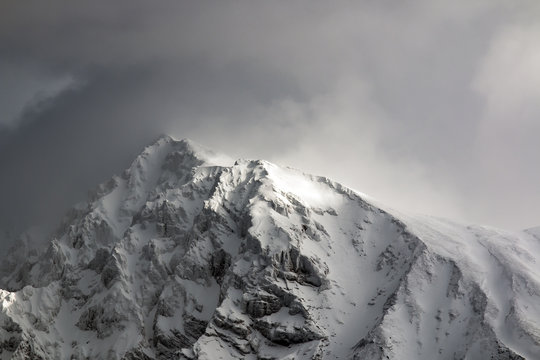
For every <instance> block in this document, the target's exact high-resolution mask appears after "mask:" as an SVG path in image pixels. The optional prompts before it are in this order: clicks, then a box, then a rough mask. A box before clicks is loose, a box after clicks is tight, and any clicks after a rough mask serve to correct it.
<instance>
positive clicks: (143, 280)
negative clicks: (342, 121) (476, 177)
mask: <svg viewBox="0 0 540 360" xmlns="http://www.w3.org/2000/svg"><path fill="white" fill-rule="evenodd" d="M224 165H228V166H224ZM86 205H87V206H84V207H81V208H80V211H78V212H74V213H73V216H72V217H70V218H69V219H67V220H66V223H65V226H63V227H62V229H60V230H59V231H58V233H57V235H55V237H54V239H53V240H52V241H51V242H50V244H49V247H48V248H47V250H45V251H42V252H40V253H37V252H35V253H34V254H30V253H28V254H27V253H26V251H20V253H19V254H18V255H17V254H15V255H17V256H10V259H11V261H10V262H9V269H8V271H10V273H9V274H8V276H6V277H5V278H2V276H1V273H0V287H1V288H2V289H0V360H1V359H8V358H13V359H23V358H62V359H65V358H68V359H69V358H73V359H81V358H85V359H104V358H110V359H165V358H175V359H213V358H219V357H221V358H249V359H255V358H265V359H314V358H315V359H368V360H380V359H419V360H424V359H425V360H428V359H433V358H438V359H448V360H450V359H456V358H459V359H465V358H467V359H487V358H491V359H497V360H510V359H512V360H514V359H523V358H531V359H533V358H534V359H538V356H537V355H538V354H540V341H539V335H538V334H540V330H539V325H538V319H540V308H539V307H538V306H537V305H536V304H538V303H539V296H538V294H540V283H539V282H538V276H537V274H538V273H540V267H539V265H538V264H540V257H539V255H538V254H540V243H539V242H538V238H537V237H535V235H534V234H528V233H525V232H520V233H516V234H513V233H509V232H503V231H499V230H497V229H487V228H483V227H473V226H462V225H459V224H454V223H451V222H446V221H439V220H437V219H432V218H428V217H414V216H409V215H406V214H400V213H392V212H391V211H386V210H384V209H381V208H379V207H377V206H376V205H375V204H373V203H370V202H368V201H364V200H363V199H362V198H360V197H359V196H358V195H357V194H356V193H354V192H353V191H351V190H349V189H347V188H345V187H344V186H341V185H339V184H337V183H334V182H332V181H330V180H328V179H326V178H322V177H316V176H311V175H307V174H303V173H301V172H300V171H296V170H292V169H286V168H281V167H279V166H277V165H273V164H271V163H268V162H265V161H258V160H254V161H250V160H245V161H238V162H236V163H234V165H233V161H232V160H231V159H229V158H228V157H226V156H224V155H220V154H217V153H215V152H213V151H212V150H209V149H207V148H205V147H203V146H201V145H199V144H197V143H196V142H193V141H191V140H188V139H183V140H176V139H174V138H173V137H171V136H162V137H160V138H159V139H158V140H157V141H155V142H154V143H153V144H152V145H150V146H148V147H146V148H145V149H144V151H143V152H142V153H141V154H140V155H139V156H138V157H137V159H135V161H134V162H133V163H132V165H131V167H130V168H129V169H128V170H127V171H126V172H125V176H122V177H116V178H113V180H112V181H111V182H109V183H107V184H105V185H104V186H103V187H102V189H101V191H99V192H98V194H96V197H95V198H94V199H93V200H91V201H90V202H89V203H88V204H86ZM22 250H25V249H22ZM27 255H31V256H27ZM1 270H2V269H1V268H0V271H1Z"/></svg>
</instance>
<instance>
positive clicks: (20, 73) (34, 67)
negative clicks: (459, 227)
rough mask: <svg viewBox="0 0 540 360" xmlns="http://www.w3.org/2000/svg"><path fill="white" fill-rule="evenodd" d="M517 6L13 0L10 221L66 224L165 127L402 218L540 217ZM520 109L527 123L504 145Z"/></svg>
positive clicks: (523, 31)
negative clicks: (362, 197) (325, 180)
mask: <svg viewBox="0 0 540 360" xmlns="http://www.w3.org/2000/svg"><path fill="white" fill-rule="evenodd" d="M522 4H523V5H522V7H518V6H510V5H509V4H508V3H507V2H506V1H502V0H501V1H477V2H474V3H466V4H465V3H456V2H447V1H417V0H408V1H404V2H400V3H399V4H388V3H385V2H373V1H365V2H356V3H355V2H345V1H344V2H333V3H329V2H326V1H309V2H308V1H300V2H294V3H291V2H286V1H275V2H263V1H243V0H241V1H215V2H214V1H210V2H187V1H163V2H159V3H152V4H150V3H148V2H147V1H123V0H121V1H120V2H116V3H115V4H104V3H98V2H90V1H82V2H76V3H75V2H73V3H72V2H70V3H68V4H67V3H65V2H61V1H52V2H49V3H48V4H47V6H39V5H36V4H29V3H24V2H17V3H7V2H6V3H1V4H0V12H1V13H2V14H4V15H5V16H3V21H2V22H1V23H0V53H2V54H3V59H2V62H1V63H0V74H9V79H8V80H9V81H3V82H2V84H1V85H0V93H1V94H4V95H6V96H3V97H2V99H3V100H2V103H1V104H3V105H6V107H4V106H2V108H3V110H2V113H1V114H0V119H2V120H0V122H1V123H3V124H6V123H9V124H10V126H9V127H6V126H5V125H4V126H3V127H2V125H0V168H2V176H0V197H1V198H2V199H3V201H2V202H1V203H0V228H10V227H18V228H24V227H26V226H28V225H30V224H34V223H39V222H42V223H52V222H55V220H56V219H58V218H59V217H60V216H61V214H62V212H63V211H64V210H65V208H67V207H69V206H70V205H71V204H73V203H74V202H76V201H79V200H82V199H84V196H85V194H86V191H87V190H88V189H91V188H93V187H94V186H95V185H96V184H97V183H99V182H101V181H104V180H106V179H107V178H109V177H110V176H111V175H112V174H113V173H118V172H119V171H121V170H122V169H123V168H125V167H127V166H128V164H129V161H130V160H131V159H132V158H133V157H134V156H135V155H136V154H137V153H138V152H139V151H140V150H141V148H142V147H143V146H144V145H146V144H147V143H148V142H150V141H152V140H153V139H154V138H155V136H157V135H158V134H160V133H163V132H169V133H172V134H173V135H175V136H177V137H180V138H181V137H190V138H193V139H194V140H196V141H199V142H201V143H203V144H205V145H207V146H210V147H214V148H216V149H217V150H222V151H224V152H227V153H229V154H231V155H232V156H236V157H248V158H266V159H269V160H271V161H275V162H278V163H281V164H284V165H292V166H295V167H298V168H302V169H305V170H307V171H312V172H315V173H318V174H324V175H327V176H329V177H331V178H336V179H337V180H340V181H343V182H345V183H346V184H347V185H350V186H352V187H354V188H356V189H358V190H360V191H363V192H365V193H368V194H371V195H373V196H375V197H378V198H380V199H381V200H383V201H385V202H387V203H389V204H390V205H394V206H396V207H399V208H405V209H406V208H412V209H413V210H415V211H420V212H427V213H434V214H438V215H444V216H450V217H454V218H460V219H464V220H470V221H482V222H487V223H491V224H495V225H499V226H503V227H504V226H509V227H525V226H529V225H534V224H535V222H534V221H536V220H535V219H534V216H533V214H535V213H538V212H539V211H540V205H535V204H533V202H536V203H538V204H540V201H537V200H538V192H537V191H536V190H535V189H534V188H533V186H532V183H533V180H532V179H537V177H538V174H539V173H540V172H538V171H536V167H534V166H532V165H531V160H532V158H533V156H532V154H535V153H538V150H539V149H538V144H537V142H535V141H533V137H532V135H531V134H532V132H531V130H532V129H535V126H536V125H535V124H537V122H535V119H537V117H536V115H535V114H537V112H536V111H537V107H535V106H536V105H535V103H534V101H533V100H534V97H535V96H536V94H537V93H536V92H535V91H536V90H535V89H536V88H535V85H534V84H535V81H536V80H534V79H535V76H536V75H535V76H531V74H532V73H533V72H535V71H536V67H535V66H534V61H535V59H536V56H537V55H535V54H536V52H534V51H533V50H530V49H532V48H533V47H534V46H535V44H534V38H535V36H536V35H535V34H537V30H535V29H536V28H535V27H534V26H531V25H528V24H531V21H530V19H532V18H534V16H533V15H532V14H534V13H535V11H536V10H535V9H536V7H535V5H534V4H535V2H532V1H530V2H527V1H525V2H523V3H522ZM524 14H529V15H524ZM527 49H529V50H530V51H529V50H527ZM527 51H529V52H527ZM516 52H517V53H521V54H522V56H520V57H516V56H515V54H516ZM514 62H515V64H519V66H518V65H516V66H514V67H511V68H508V64H510V63H514ZM523 69H529V70H527V71H525V70H523ZM66 79H67V80H66ZM497 79H501V80H502V81H501V82H500V83H499V82H497ZM503 83H504V84H507V85H508V86H506V87H505V86H501V84H503ZM40 92H41V93H45V94H46V95H42V96H39V97H38V99H39V101H36V100H33V99H36V97H35V95H36V94H38V93H40ZM501 99H502V100H501ZM523 109H527V110H526V111H525V110H523ZM516 116H517V117H521V118H520V119H521V120H520V124H522V125H521V127H519V128H520V129H527V131H525V130H523V131H521V130H520V131H514V132H509V133H508V132H507V133H508V134H510V135H511V136H510V138H508V137H507V138H503V140H497V136H498V135H497V134H499V133H498V132H497V131H495V130H494V129H502V128H501V127H500V126H499V125H497V126H494V125H493V124H503V123H505V122H504V121H503V118H504V119H509V118H511V117H516ZM15 118H16V119H17V120H15V121H14V120H13V119H15ZM506 123H508V122H506ZM486 129H488V130H489V131H488V130H486ZM501 143H502V144H503V145H502V146H501ZM502 148H507V149H510V150H511V151H509V152H506V153H505V152H503V151H500V149H502ZM505 154H506V155H505ZM507 154H511V155H507ZM501 158H504V161H502V162H501V161H499V159H501ZM501 163H502V164H506V165H505V167H511V168H512V171H511V172H508V173H505V172H504V169H503V168H501V166H500V164H501ZM509 174H511V175H509ZM494 179H495V180H494ZM500 189H505V190H504V193H507V194H508V195H504V196H501V194H500V191H501V190H500ZM496 192H499V193H498V194H497V196H495V195H494V194H495V193H496ZM525 203H526V204H527V206H524V207H523V210H519V211H518V210H510V208H512V209H515V208H517V207H518V206H517V205H518V204H525ZM507 207H508V209H507Z"/></svg>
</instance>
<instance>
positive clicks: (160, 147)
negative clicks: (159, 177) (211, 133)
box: [141, 134, 234, 166]
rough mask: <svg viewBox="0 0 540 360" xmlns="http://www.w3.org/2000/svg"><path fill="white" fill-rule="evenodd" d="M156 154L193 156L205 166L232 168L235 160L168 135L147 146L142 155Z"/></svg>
mask: <svg viewBox="0 0 540 360" xmlns="http://www.w3.org/2000/svg"><path fill="white" fill-rule="evenodd" d="M156 152H160V153H167V154H168V153H173V152H179V153H183V154H186V155H191V156H193V157H194V158H196V159H198V160H200V161H202V163H201V165H205V166H230V165H232V164H233V163H234V160H233V159H232V158H230V157H228V156H227V155H224V154H221V153H218V152H215V151H214V150H212V149H210V148H208V147H206V146H203V145H201V144H199V143H197V142H196V141H193V140H191V139H188V138H182V139H180V140H177V139H175V138H174V137H173V136H171V135H167V134H165V135H161V136H160V137H159V138H158V139H157V140H156V141H154V142H153V143H152V144H151V145H149V146H147V147H146V148H145V149H144V151H143V153H142V154H141V155H142V156H148V155H150V154H152V153H156Z"/></svg>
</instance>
